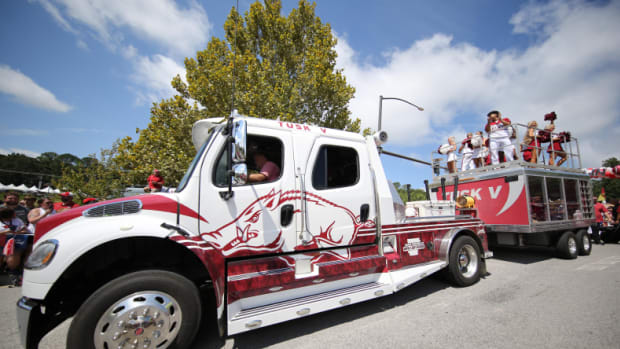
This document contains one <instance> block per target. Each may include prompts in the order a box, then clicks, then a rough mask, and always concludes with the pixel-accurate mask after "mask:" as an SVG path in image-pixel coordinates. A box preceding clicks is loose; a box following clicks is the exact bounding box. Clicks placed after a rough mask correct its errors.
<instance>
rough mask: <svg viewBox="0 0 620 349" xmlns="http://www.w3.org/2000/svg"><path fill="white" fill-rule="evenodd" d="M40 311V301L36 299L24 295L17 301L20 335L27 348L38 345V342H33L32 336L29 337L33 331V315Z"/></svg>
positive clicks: (23, 344)
mask: <svg viewBox="0 0 620 349" xmlns="http://www.w3.org/2000/svg"><path fill="white" fill-rule="evenodd" d="M40 312H41V310H40V308H39V302H37V301H35V300H32V299H30V298H26V297H22V298H21V299H20V300H19V301H17V324H18V326H19V337H20V339H21V342H22V346H23V347H24V348H26V349H30V348H36V347H37V344H38V343H32V342H33V341H32V338H29V334H31V332H32V329H31V326H32V325H33V321H32V319H31V317H32V316H33V314H36V313H40ZM29 339H30V341H29ZM37 342H38V341H37Z"/></svg>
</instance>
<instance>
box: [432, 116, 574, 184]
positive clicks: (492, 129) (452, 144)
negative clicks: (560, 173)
mask: <svg viewBox="0 0 620 349" xmlns="http://www.w3.org/2000/svg"><path fill="white" fill-rule="evenodd" d="M544 119H545V121H548V122H549V124H547V125H546V126H545V127H544V129H542V130H540V129H538V122H536V121H535V120H533V121H530V122H529V123H528V124H527V131H526V132H525V135H524V137H523V140H522V142H521V143H520V151H521V153H522V155H521V157H522V158H523V160H524V161H526V162H530V163H537V162H538V161H539V159H540V158H541V157H542V158H543V161H544V157H543V155H542V153H543V145H544V144H545V143H549V145H548V147H547V154H548V156H547V158H548V160H547V164H548V165H555V166H561V165H562V164H563V163H564V162H566V160H567V159H568V154H567V152H566V151H565V150H564V149H563V147H562V144H564V143H566V142H570V133H569V132H560V133H555V124H554V121H555V120H556V119H557V114H556V113H555V112H551V113H548V114H546V115H545V118H544ZM484 130H485V132H486V136H485V134H484V133H483V131H478V132H476V133H475V134H474V133H471V132H469V133H467V137H466V138H465V139H464V140H463V141H462V142H461V145H460V147H458V149H457V143H456V141H455V138H454V137H449V138H448V143H446V144H443V145H442V146H440V147H439V153H440V154H444V155H446V156H447V167H448V172H450V173H455V172H457V159H458V156H457V152H458V153H459V154H462V158H461V171H467V170H472V169H475V168H480V167H484V166H488V165H496V164H499V163H502V162H508V161H513V160H515V159H517V158H518V154H517V148H516V147H515V144H513V140H514V139H516V138H517V133H516V131H515V128H514V127H513V125H512V122H511V121H510V119H509V118H505V117H502V114H501V113H500V112H499V111H497V110H493V111H491V112H489V113H488V114H487V123H486V125H485V127H484Z"/></svg>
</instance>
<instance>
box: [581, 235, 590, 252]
mask: <svg viewBox="0 0 620 349" xmlns="http://www.w3.org/2000/svg"><path fill="white" fill-rule="evenodd" d="M582 240H583V250H584V251H585V252H588V251H590V239H589V238H588V236H587V235H585V234H584V235H583V238H582Z"/></svg>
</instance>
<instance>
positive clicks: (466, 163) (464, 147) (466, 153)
mask: <svg viewBox="0 0 620 349" xmlns="http://www.w3.org/2000/svg"><path fill="white" fill-rule="evenodd" d="M472 137H473V134H472V133H471V132H468V133H467V138H465V140H464V141H463V142H461V147H460V148H459V153H463V159H462V161H461V171H467V170H473V169H474V168H476V166H475V165H474V147H473V146H472V144H471V140H472Z"/></svg>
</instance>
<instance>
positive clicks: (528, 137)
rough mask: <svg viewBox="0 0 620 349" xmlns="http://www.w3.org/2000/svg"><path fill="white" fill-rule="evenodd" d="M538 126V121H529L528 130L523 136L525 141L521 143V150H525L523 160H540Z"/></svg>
mask: <svg viewBox="0 0 620 349" xmlns="http://www.w3.org/2000/svg"><path fill="white" fill-rule="evenodd" d="M536 128H538V123H537V122H536V121H530V122H528V123H527V132H526V133H525V136H523V143H521V151H522V152H523V160H525V161H527V162H531V163H534V164H535V163H537V162H538V150H539V149H540V140H541V137H540V135H538V134H537V132H536Z"/></svg>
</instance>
